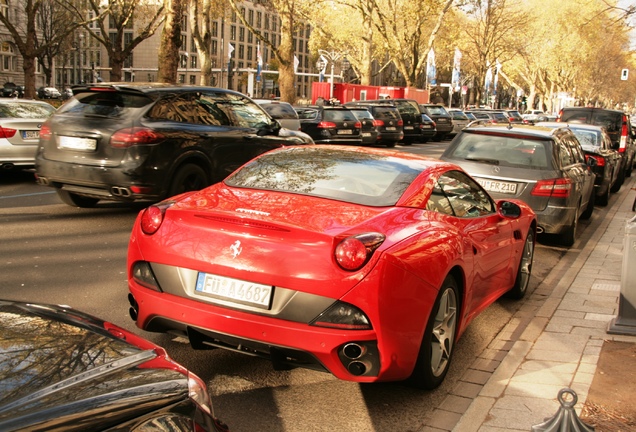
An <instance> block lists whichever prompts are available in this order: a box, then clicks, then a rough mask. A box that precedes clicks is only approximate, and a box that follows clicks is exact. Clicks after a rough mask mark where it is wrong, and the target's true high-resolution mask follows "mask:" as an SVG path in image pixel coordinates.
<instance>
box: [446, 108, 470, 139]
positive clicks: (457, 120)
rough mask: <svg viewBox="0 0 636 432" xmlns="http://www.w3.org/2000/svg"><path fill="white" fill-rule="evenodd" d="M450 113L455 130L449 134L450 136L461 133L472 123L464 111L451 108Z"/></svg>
mask: <svg viewBox="0 0 636 432" xmlns="http://www.w3.org/2000/svg"><path fill="white" fill-rule="evenodd" d="M448 113H449V114H450V115H451V117H453V130H452V131H451V132H450V133H449V134H448V136H455V135H457V134H458V133H459V131H461V130H462V129H464V128H465V127H466V126H468V123H470V121H471V120H470V119H469V118H468V116H467V115H466V114H465V113H464V111H462V110H460V109H457V108H450V109H448Z"/></svg>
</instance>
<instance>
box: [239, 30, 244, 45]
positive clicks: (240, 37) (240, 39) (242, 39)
mask: <svg viewBox="0 0 636 432" xmlns="http://www.w3.org/2000/svg"><path fill="white" fill-rule="evenodd" d="M239 42H245V27H243V26H241V27H239Z"/></svg>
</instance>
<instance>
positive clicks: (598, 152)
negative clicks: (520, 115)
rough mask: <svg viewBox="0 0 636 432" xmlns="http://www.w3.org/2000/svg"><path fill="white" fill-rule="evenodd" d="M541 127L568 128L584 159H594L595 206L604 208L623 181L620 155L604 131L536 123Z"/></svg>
mask: <svg viewBox="0 0 636 432" xmlns="http://www.w3.org/2000/svg"><path fill="white" fill-rule="evenodd" d="M535 124H536V125H537V126H543V127H552V128H557V127H563V126H564V125H565V126H567V127H569V128H570V129H571V130H572V132H574V135H576V138H577V139H578V140H579V142H580V143H581V147H582V148H583V152H584V153H585V158H586V159H590V158H592V159H594V160H595V161H596V163H595V164H592V165H591V166H592V172H594V174H595V175H596V181H595V182H594V189H595V190H596V200H595V202H596V204H599V205H602V206H606V205H607V203H608V201H609V196H610V192H618V191H619V189H620V188H621V186H622V185H623V182H624V180H625V173H624V171H623V163H622V158H621V155H620V153H618V151H617V150H615V149H614V148H613V144H612V139H611V138H610V137H609V135H608V134H607V132H606V131H605V129H603V128H602V127H600V126H594V125H587V124H579V123H573V124H564V123H561V122H538V123H535Z"/></svg>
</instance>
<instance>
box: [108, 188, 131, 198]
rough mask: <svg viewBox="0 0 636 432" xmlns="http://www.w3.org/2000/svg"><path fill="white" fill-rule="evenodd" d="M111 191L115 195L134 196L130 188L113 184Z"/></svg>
mask: <svg viewBox="0 0 636 432" xmlns="http://www.w3.org/2000/svg"><path fill="white" fill-rule="evenodd" d="M110 193H111V194H113V195H114V196H118V197H123V198H130V197H131V196H132V192H131V191H130V189H128V188H125V187H119V186H113V187H112V188H110Z"/></svg>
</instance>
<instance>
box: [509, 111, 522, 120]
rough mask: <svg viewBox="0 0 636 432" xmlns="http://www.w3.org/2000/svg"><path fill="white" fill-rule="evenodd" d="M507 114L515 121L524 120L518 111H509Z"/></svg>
mask: <svg viewBox="0 0 636 432" xmlns="http://www.w3.org/2000/svg"><path fill="white" fill-rule="evenodd" d="M507 112H508V116H509V117H510V118H513V119H515V120H523V117H521V114H519V112H518V111H507Z"/></svg>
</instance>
